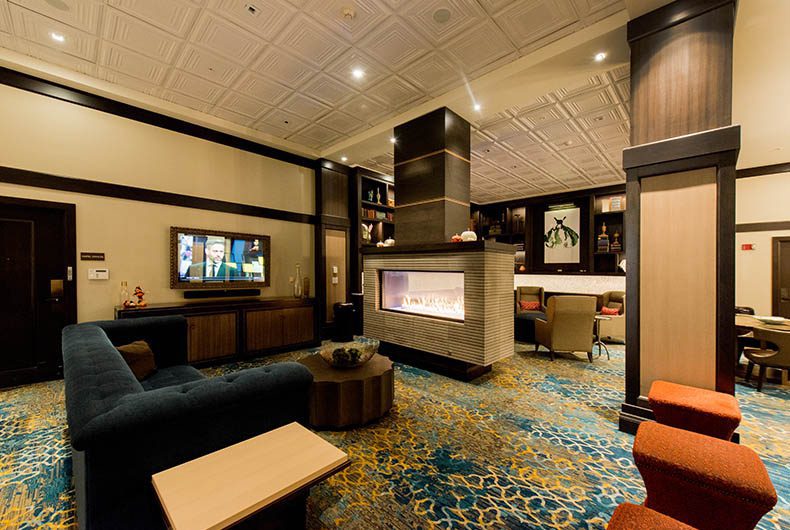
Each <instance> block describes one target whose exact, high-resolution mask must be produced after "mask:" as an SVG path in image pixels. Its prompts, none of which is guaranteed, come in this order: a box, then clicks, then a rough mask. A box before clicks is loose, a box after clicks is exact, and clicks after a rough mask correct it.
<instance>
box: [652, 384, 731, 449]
mask: <svg viewBox="0 0 790 530" xmlns="http://www.w3.org/2000/svg"><path fill="white" fill-rule="evenodd" d="M647 399H648V400H650V408H652V409H653V414H654V415H655V416H656V420H657V421H658V422H659V423H663V424H664V425H670V426H672V427H677V428H678V429H685V430H687V431H694V432H698V433H700V434H707V435H708V436H713V437H714V438H721V439H722V440H729V439H730V438H732V433H734V432H735V429H737V428H738V425H739V424H740V423H741V409H740V408H739V407H738V402H737V401H736V400H735V397H734V396H731V395H729V394H723V393H722V392H714V391H713V390H705V389H703V388H695V387H693V386H686V385H678V384H676V383H668V382H667V381H653V384H652V385H651V386H650V393H649V394H648V396H647Z"/></svg>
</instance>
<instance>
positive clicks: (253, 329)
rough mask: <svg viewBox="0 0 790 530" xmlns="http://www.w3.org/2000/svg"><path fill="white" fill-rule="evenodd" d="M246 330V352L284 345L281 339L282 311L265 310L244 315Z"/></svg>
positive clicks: (283, 315)
mask: <svg viewBox="0 0 790 530" xmlns="http://www.w3.org/2000/svg"><path fill="white" fill-rule="evenodd" d="M245 315H246V316H245V319H246V322H245V324H246V328H247V344H246V346H247V352H256V351H260V350H267V349H269V348H277V347H279V346H282V345H283V344H285V338H284V337H283V320H285V314H284V313H283V310H282V309H265V310H261V311H247V312H246V313H245Z"/></svg>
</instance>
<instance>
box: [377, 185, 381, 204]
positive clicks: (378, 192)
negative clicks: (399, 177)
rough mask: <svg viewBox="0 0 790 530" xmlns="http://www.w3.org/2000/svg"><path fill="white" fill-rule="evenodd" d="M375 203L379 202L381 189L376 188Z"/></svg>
mask: <svg viewBox="0 0 790 530" xmlns="http://www.w3.org/2000/svg"><path fill="white" fill-rule="evenodd" d="M376 203H377V204H381V190H380V189H378V188H376Z"/></svg>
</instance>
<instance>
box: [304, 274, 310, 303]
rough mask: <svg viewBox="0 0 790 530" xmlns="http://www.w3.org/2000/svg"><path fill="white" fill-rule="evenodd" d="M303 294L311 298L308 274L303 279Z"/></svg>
mask: <svg viewBox="0 0 790 530" xmlns="http://www.w3.org/2000/svg"><path fill="white" fill-rule="evenodd" d="M302 296H303V297H304V298H310V278H309V277H307V276H305V277H304V280H303V281H302Z"/></svg>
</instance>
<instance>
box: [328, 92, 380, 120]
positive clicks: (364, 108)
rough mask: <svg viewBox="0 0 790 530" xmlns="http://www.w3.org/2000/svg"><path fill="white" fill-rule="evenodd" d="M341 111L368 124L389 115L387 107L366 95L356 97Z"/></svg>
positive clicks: (341, 108) (342, 106) (345, 104)
mask: <svg viewBox="0 0 790 530" xmlns="http://www.w3.org/2000/svg"><path fill="white" fill-rule="evenodd" d="M339 109H340V110H341V111H343V112H345V113H346V114H351V115H352V116H356V117H357V118H359V119H360V120H362V121H366V122H368V123H373V122H374V121H376V120H378V119H379V118H381V117H383V116H384V115H386V114H388V113H389V111H388V109H387V107H386V105H382V104H381V103H380V102H378V101H376V100H373V99H371V98H369V97H367V96H365V95H364V94H360V95H358V96H354V97H353V98H352V99H351V100H349V101H348V102H346V103H344V104H343V105H341V106H340V107H339Z"/></svg>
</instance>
